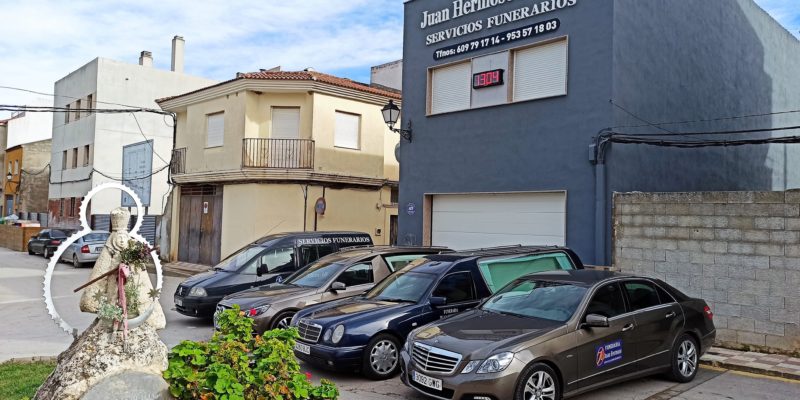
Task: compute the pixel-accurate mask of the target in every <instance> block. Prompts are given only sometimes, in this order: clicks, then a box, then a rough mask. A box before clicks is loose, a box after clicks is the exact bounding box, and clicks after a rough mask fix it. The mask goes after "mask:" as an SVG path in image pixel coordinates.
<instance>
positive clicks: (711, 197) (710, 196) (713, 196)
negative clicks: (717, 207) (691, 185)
mask: <svg viewBox="0 0 800 400" xmlns="http://www.w3.org/2000/svg"><path fill="white" fill-rule="evenodd" d="M700 197H701V198H702V199H703V203H727V202H728V193H727V192H702V193H701V196H700Z"/></svg>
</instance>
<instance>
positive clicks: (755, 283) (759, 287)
mask: <svg viewBox="0 0 800 400" xmlns="http://www.w3.org/2000/svg"><path fill="white" fill-rule="evenodd" d="M736 280H737V282H739V287H738V290H739V291H740V292H742V293H748V294H754V295H756V296H765V295H768V294H769V290H770V282H768V281H760V280H756V279H743V278H736Z"/></svg>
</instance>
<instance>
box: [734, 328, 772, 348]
mask: <svg viewBox="0 0 800 400" xmlns="http://www.w3.org/2000/svg"><path fill="white" fill-rule="evenodd" d="M736 341H737V342H739V343H742V344H753V345H756V346H765V345H766V335H764V334H763V333H754V332H742V331H736Z"/></svg>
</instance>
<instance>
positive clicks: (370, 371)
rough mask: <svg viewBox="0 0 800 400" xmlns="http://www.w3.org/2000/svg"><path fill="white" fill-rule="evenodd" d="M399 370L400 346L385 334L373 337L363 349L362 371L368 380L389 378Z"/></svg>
mask: <svg viewBox="0 0 800 400" xmlns="http://www.w3.org/2000/svg"><path fill="white" fill-rule="evenodd" d="M399 370H400V344H399V343H398V341H397V339H396V338H395V337H394V336H392V335H388V334H385V333H382V334H380V335H377V336H375V337H374V338H372V340H370V341H369V344H368V345H367V347H365V348H364V360H363V365H362V371H363V372H364V375H366V377H367V378H369V379H374V380H383V379H388V378H391V377H392V376H393V375H394V374H396V373H397V372H398V371H399Z"/></svg>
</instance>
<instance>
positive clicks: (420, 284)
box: [365, 271, 436, 303]
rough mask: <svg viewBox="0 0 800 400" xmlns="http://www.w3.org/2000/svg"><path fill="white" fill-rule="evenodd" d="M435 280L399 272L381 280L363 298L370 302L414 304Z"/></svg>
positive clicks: (415, 273) (419, 274)
mask: <svg viewBox="0 0 800 400" xmlns="http://www.w3.org/2000/svg"><path fill="white" fill-rule="evenodd" d="M434 280H436V276H435V275H431V274H423V273H418V272H404V271H400V272H397V273H395V274H393V275H390V276H389V277H388V278H386V279H384V280H382V281H381V282H380V283H379V284H378V285H377V286H375V287H374V288H373V289H372V290H370V291H369V292H368V293H367V294H366V295H365V297H366V298H367V299H370V300H385V301H397V302H413V303H416V302H418V301H420V299H422V296H424V295H425V293H426V292H427V291H428V289H429V288H430V287H431V285H432V284H433V281H434Z"/></svg>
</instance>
